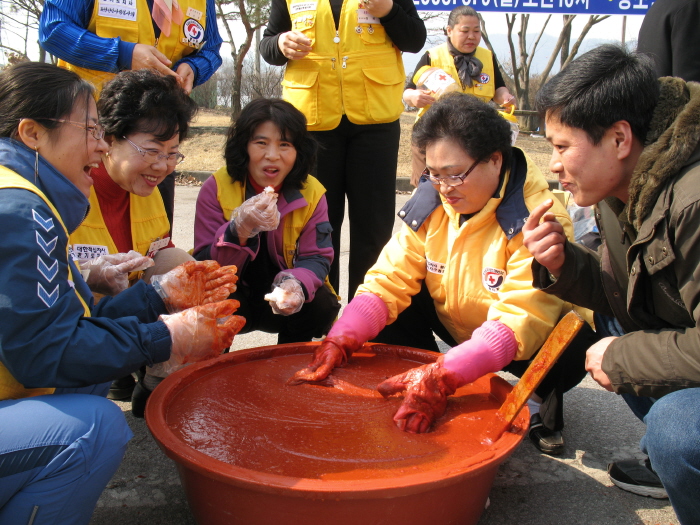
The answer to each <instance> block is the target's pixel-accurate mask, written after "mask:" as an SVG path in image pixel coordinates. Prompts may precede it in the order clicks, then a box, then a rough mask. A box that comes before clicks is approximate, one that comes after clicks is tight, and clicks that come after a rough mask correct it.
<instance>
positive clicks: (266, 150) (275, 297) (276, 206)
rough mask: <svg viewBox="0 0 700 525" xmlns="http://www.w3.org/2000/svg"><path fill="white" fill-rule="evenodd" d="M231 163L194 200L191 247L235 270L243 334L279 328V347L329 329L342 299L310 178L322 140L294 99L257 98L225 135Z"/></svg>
mask: <svg viewBox="0 0 700 525" xmlns="http://www.w3.org/2000/svg"><path fill="white" fill-rule="evenodd" d="M224 157H225V160H226V166H225V167H222V168H221V169H219V170H218V171H217V172H216V173H214V176H213V177H211V178H209V179H208V180H207V181H206V182H205V183H204V185H203V186H202V189H201V191H200V192H199V196H198V198H197V211H196V214H195V224H194V253H195V258H196V259H197V260H206V259H213V260H215V261H218V262H219V263H220V264H222V265H224V264H225V265H229V264H234V265H236V266H237V267H238V275H239V281H238V290H237V291H236V292H235V293H234V294H233V295H232V296H231V297H232V298H234V299H237V300H238V301H239V302H240V303H241V304H240V308H239V314H240V315H242V316H243V317H245V318H246V325H245V327H244V328H243V331H242V333H248V332H250V331H253V330H262V331H264V332H269V333H277V334H278V338H277V342H278V344H281V343H292V342H302V341H311V339H312V338H314V337H321V336H323V335H325V334H326V333H327V332H328V330H329V329H330V327H331V324H332V323H333V321H334V320H335V317H336V315H337V313H338V310H339V309H340V303H339V302H338V297H337V296H336V294H335V291H334V290H333V288H332V287H331V285H330V283H329V282H328V273H329V271H330V266H331V263H332V261H333V255H334V254H333V245H332V242H331V225H330V223H329V222H328V205H327V203H326V197H325V192H326V190H325V188H324V187H323V186H322V185H321V183H320V182H318V180H316V178H315V177H313V176H311V175H309V171H310V170H311V168H312V166H313V165H314V162H315V158H316V141H315V140H314V139H313V137H312V136H311V134H310V133H309V132H308V131H307V129H306V118H305V117H304V115H303V113H301V112H300V111H299V110H297V109H296V108H295V107H294V106H292V105H291V104H290V103H289V102H286V101H284V100H281V99H264V98H263V99H256V100H253V101H252V102H250V103H249V104H248V105H247V106H246V107H245V108H243V111H241V114H240V116H239V117H238V119H237V120H236V122H235V123H233V124H232V125H231V127H230V129H229V131H228V136H227V138H226V146H225V148H224Z"/></svg>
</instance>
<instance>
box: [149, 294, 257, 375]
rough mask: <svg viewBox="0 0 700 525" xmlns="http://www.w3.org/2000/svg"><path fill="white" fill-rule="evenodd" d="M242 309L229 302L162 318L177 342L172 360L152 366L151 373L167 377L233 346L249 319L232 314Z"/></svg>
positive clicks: (171, 356) (236, 302)
mask: <svg viewBox="0 0 700 525" xmlns="http://www.w3.org/2000/svg"><path fill="white" fill-rule="evenodd" d="M239 306H240V303H239V302H238V301H236V300H234V299H227V300H225V301H220V302H218V303H211V304H206V305H203V306H195V307H194V308H189V309H187V310H184V311H182V312H178V313H176V314H172V315H161V316H160V319H161V320H162V321H163V322H164V323H165V325H166V326H167V327H168V330H169V331H170V337H171V338H172V341H173V345H172V347H171V350H170V359H168V360H167V361H165V362H163V363H158V364H157V365H154V366H152V367H149V368H148V369H147V370H148V373H149V374H151V375H153V376H157V377H166V376H168V375H170V374H172V373H173V372H175V371H176V370H179V369H180V368H183V367H184V366H186V365H188V364H189V363H194V362H197V361H204V360H205V359H211V358H212V357H216V356H218V355H219V354H220V353H221V352H222V351H223V350H225V349H226V348H228V347H229V346H231V342H232V341H233V338H234V336H235V335H236V334H237V333H238V332H240V331H241V328H243V326H244V325H245V318H243V317H241V316H240V315H231V314H233V312H235V311H236V310H237V309H238V307H239Z"/></svg>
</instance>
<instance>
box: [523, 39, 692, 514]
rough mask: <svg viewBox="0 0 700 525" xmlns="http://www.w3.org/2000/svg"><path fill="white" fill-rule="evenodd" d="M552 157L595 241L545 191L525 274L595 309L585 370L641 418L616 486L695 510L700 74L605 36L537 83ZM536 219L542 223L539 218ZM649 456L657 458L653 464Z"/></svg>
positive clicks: (530, 232)
mask: <svg viewBox="0 0 700 525" xmlns="http://www.w3.org/2000/svg"><path fill="white" fill-rule="evenodd" d="M537 107H538V110H539V111H540V112H541V114H542V115H544V117H545V120H546V129H547V131H546V133H547V140H549V141H550V142H551V143H552V146H553V147H554V151H553V154H552V160H551V162H550V169H551V170H552V171H553V172H554V173H556V174H558V176H559V182H560V183H561V184H562V186H563V188H564V189H565V190H569V191H571V193H572V194H573V198H574V201H575V202H576V204H578V205H579V206H590V205H596V219H597V222H598V227H599V229H600V233H601V238H602V241H603V244H602V246H601V249H600V250H599V252H598V253H596V252H592V251H590V250H587V249H586V248H584V247H582V246H581V245H577V244H575V243H570V242H567V241H566V238H565V236H564V234H563V229H562V227H561V225H559V224H558V223H557V222H556V221H555V220H553V217H552V216H551V214H550V213H547V210H548V207H549V206H548V203H544V204H543V205H541V206H540V207H539V208H537V209H535V210H534V211H533V213H532V215H531V216H530V218H529V219H528V220H527V222H526V225H525V227H524V228H523V233H524V243H525V245H526V246H527V247H528V249H529V250H530V251H531V252H532V254H533V255H534V257H535V262H533V275H534V285H535V286H536V287H538V288H541V289H543V290H545V291H547V292H548V293H552V294H554V295H557V296H558V297H561V298H562V299H565V300H567V301H571V302H574V303H576V304H579V305H581V306H584V307H586V308H590V309H592V310H594V311H595V312H596V317H595V319H596V329H597V330H598V331H599V332H601V333H602V334H603V335H609V337H604V338H603V339H601V341H599V342H598V343H596V344H595V345H593V346H592V347H590V348H589V350H588V353H587V356H586V369H587V370H588V371H589V372H590V374H591V376H592V377H593V379H594V380H596V381H597V382H598V383H599V384H600V385H601V386H603V387H604V388H606V389H608V390H610V391H612V392H616V393H618V394H623V396H624V397H625V400H626V401H627V402H628V404H629V405H630V407H631V408H632V410H633V411H634V413H635V414H636V415H637V416H639V417H640V418H642V419H643V421H644V422H645V423H646V425H647V430H646V434H645V436H644V437H643V438H642V441H641V443H640V445H641V448H642V451H643V452H645V453H646V454H648V456H649V457H648V459H646V460H645V461H643V462H639V461H637V460H624V461H617V462H615V463H612V464H610V465H609V466H608V472H609V474H610V478H611V480H612V481H613V483H615V484H616V485H617V486H619V487H620V488H623V489H625V490H628V491H631V492H634V493H636V494H641V495H645V496H652V497H657V498H663V497H666V494H667V493H668V497H669V498H670V500H671V504H672V505H673V508H674V510H675V511H676V514H677V515H678V517H679V519H680V521H681V522H682V523H698V521H697V520H698V516H700V498H698V494H699V493H700V474H699V473H700V326H699V325H698V319H699V318H700V273H699V270H698V268H700V147H699V143H700V84H697V83H694V82H688V83H686V82H685V81H683V80H681V79H679V78H661V79H657V78H656V74H655V72H654V69H653V64H652V63H651V61H650V59H649V58H648V57H646V56H643V55H639V54H631V53H628V52H627V51H625V50H624V49H622V48H619V47H616V46H610V45H607V46H601V47H599V48H596V49H594V50H592V51H590V52H588V53H586V54H584V55H582V56H581V57H579V58H578V59H576V60H574V61H573V62H572V63H571V64H570V65H569V66H567V67H566V68H565V69H563V70H562V71H561V72H560V73H559V74H557V75H556V76H555V77H554V78H552V80H551V81H550V82H548V83H547V84H546V85H545V86H544V87H543V88H542V90H541V91H540V92H539V93H538V96H537ZM541 220H542V222H541V223H540V221H541ZM652 466H653V469H652Z"/></svg>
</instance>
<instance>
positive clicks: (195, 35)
mask: <svg viewBox="0 0 700 525" xmlns="http://www.w3.org/2000/svg"><path fill="white" fill-rule="evenodd" d="M182 32H183V33H184V35H185V37H184V38H183V39H182V42H183V43H184V44H187V45H188V46H191V47H194V48H197V49H199V48H200V47H202V40H204V28H203V27H202V24H200V23H199V22H197V21H196V20H195V19H194V18H188V19H187V20H185V23H184V24H183V25H182Z"/></svg>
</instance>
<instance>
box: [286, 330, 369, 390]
mask: <svg viewBox="0 0 700 525" xmlns="http://www.w3.org/2000/svg"><path fill="white" fill-rule="evenodd" d="M363 344H364V342H358V341H357V340H356V339H353V338H352V337H346V336H342V335H339V336H334V337H330V336H329V337H326V338H325V339H324V340H323V342H322V343H321V345H320V346H318V347H316V350H315V351H314V356H313V359H312V360H311V363H309V366H307V367H306V368H303V369H301V370H299V371H298V372H297V373H296V374H294V376H293V377H292V378H291V379H289V381H287V384H289V385H300V384H302V383H307V382H311V383H315V382H319V381H323V380H324V379H326V378H327V377H328V376H329V375H330V373H331V372H332V371H333V369H334V368H335V367H336V366H344V365H345V364H346V363H347V362H348V359H350V356H351V355H352V354H353V352H355V351H357V350H358V349H359V348H360V347H361V346H362V345H363Z"/></svg>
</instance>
